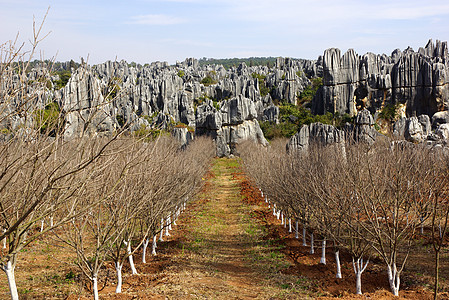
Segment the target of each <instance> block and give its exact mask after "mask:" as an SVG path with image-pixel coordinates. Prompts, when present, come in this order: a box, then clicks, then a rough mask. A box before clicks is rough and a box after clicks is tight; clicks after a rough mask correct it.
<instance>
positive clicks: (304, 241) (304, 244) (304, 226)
mask: <svg viewBox="0 0 449 300" xmlns="http://www.w3.org/2000/svg"><path fill="white" fill-rule="evenodd" d="M306 234H307V231H306V225H303V227H302V245H303V246H307V240H306Z"/></svg>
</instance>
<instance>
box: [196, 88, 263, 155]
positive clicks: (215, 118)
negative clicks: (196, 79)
mask: <svg viewBox="0 0 449 300" xmlns="http://www.w3.org/2000/svg"><path fill="white" fill-rule="evenodd" d="M195 134H198V135H207V136H211V137H212V138H213V139H214V140H215V141H216V146H217V156H219V157H223V156H229V155H231V154H235V146H236V145H237V144H238V143H240V142H241V141H244V140H253V141H255V142H258V143H260V144H262V145H267V144H268V142H267V141H266V139H265V137H264V135H263V132H262V130H261V129H260V127H259V123H258V122H257V112H256V109H255V106H254V103H253V102H252V101H251V100H250V99H248V98H245V97H243V96H239V97H235V98H232V99H230V100H226V101H223V102H222V103H221V106H220V108H219V110H217V109H216V108H215V107H213V104H212V103H211V101H207V102H206V103H205V104H203V105H201V106H200V107H198V109H197V118H196V131H195Z"/></svg>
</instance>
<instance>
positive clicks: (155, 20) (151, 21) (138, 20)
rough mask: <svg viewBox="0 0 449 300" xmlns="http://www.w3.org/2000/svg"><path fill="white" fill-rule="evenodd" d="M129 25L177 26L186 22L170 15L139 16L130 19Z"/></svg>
mask: <svg viewBox="0 0 449 300" xmlns="http://www.w3.org/2000/svg"><path fill="white" fill-rule="evenodd" d="M131 20H132V21H131V22H130V23H131V24H139V25H177V24H182V23H186V22H187V20H186V19H183V18H178V17H176V16H170V15H140V16H134V17H131Z"/></svg>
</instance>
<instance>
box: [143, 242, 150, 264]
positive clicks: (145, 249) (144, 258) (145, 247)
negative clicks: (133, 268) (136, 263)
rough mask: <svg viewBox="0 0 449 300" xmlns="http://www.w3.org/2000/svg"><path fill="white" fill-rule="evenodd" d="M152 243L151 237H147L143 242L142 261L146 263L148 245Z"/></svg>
mask: <svg viewBox="0 0 449 300" xmlns="http://www.w3.org/2000/svg"><path fill="white" fill-rule="evenodd" d="M149 243H150V239H149V238H146V239H145V240H144V241H143V243H142V248H143V249H142V263H144V264H146V263H147V260H146V256H147V247H148V244H149Z"/></svg>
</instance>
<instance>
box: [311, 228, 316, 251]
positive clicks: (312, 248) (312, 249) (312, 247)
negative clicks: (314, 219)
mask: <svg viewBox="0 0 449 300" xmlns="http://www.w3.org/2000/svg"><path fill="white" fill-rule="evenodd" d="M313 243H314V241H313V232H312V233H311V234H310V254H315V248H314V246H313Z"/></svg>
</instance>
